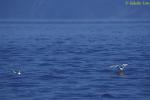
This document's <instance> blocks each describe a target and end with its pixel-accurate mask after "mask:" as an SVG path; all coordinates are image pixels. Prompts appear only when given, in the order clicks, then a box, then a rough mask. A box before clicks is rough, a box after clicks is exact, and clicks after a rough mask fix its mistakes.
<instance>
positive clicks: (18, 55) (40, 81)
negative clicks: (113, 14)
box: [0, 23, 150, 100]
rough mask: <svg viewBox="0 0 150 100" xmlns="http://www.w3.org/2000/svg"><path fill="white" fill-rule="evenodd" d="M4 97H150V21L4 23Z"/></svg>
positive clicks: (0, 85) (0, 40) (0, 99)
mask: <svg viewBox="0 0 150 100" xmlns="http://www.w3.org/2000/svg"><path fill="white" fill-rule="evenodd" d="M123 63H125V64H128V66H127V68H126V70H125V75H124V76H118V75H117V74H116V72H115V71H114V70H113V69H111V68H110V67H109V66H111V65H114V64H123ZM13 71H16V72H17V71H20V72H21V75H18V74H16V73H14V72H13ZM0 100H150V24H144V23H143V24H136V23H134V24H132V23H129V24H128V23H126V24H119V23H118V24H111V23H108V24H0Z"/></svg>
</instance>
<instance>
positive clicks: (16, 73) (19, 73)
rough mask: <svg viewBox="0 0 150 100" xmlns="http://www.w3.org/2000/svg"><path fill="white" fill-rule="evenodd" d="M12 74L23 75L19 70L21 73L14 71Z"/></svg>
mask: <svg viewBox="0 0 150 100" xmlns="http://www.w3.org/2000/svg"><path fill="white" fill-rule="evenodd" d="M12 72H13V73H14V74H18V75H21V72H20V70H19V71H15V70H13V71H12Z"/></svg>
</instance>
